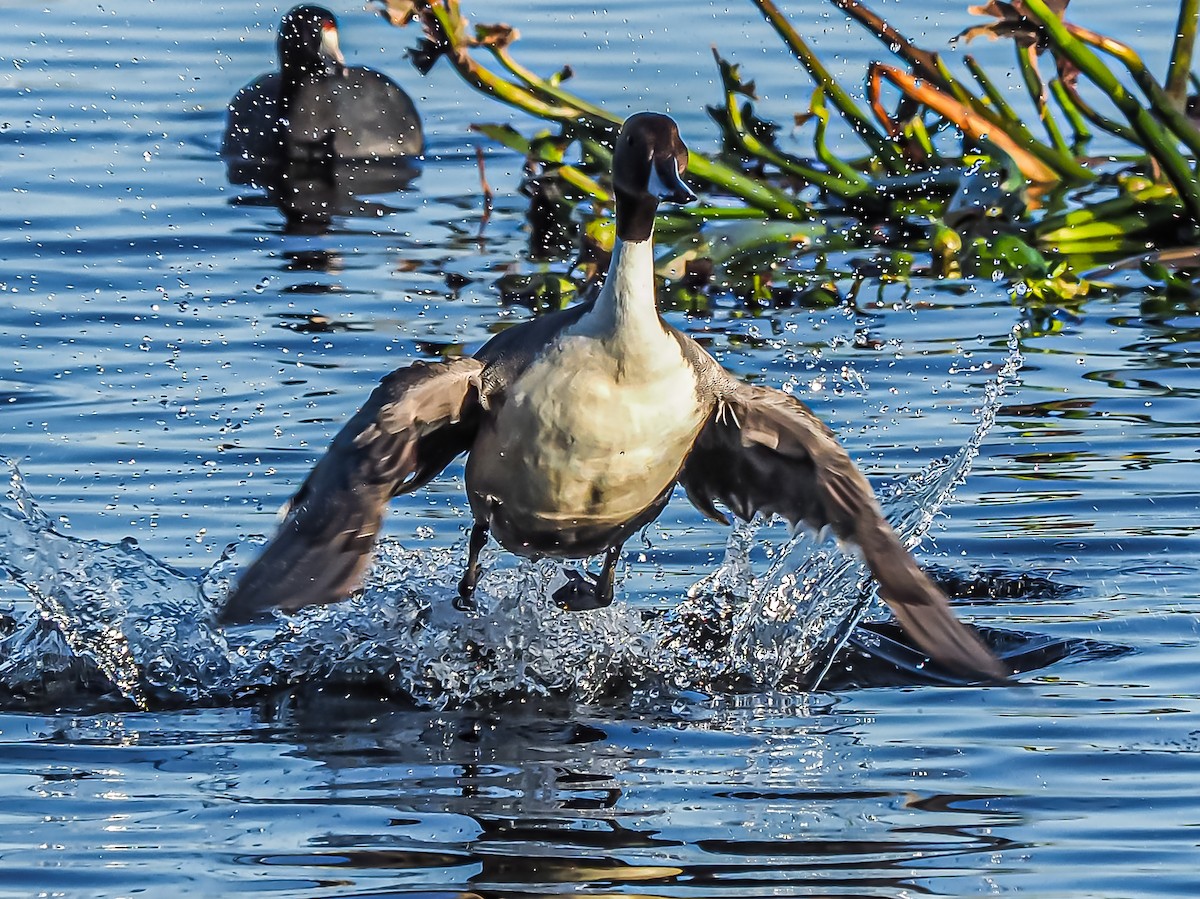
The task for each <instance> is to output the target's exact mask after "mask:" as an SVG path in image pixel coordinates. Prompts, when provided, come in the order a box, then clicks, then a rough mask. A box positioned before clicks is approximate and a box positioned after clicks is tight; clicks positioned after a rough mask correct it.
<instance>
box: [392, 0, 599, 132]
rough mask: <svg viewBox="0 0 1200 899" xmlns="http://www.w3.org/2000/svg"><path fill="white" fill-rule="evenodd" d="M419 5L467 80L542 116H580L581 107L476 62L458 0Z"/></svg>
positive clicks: (421, 1)
mask: <svg viewBox="0 0 1200 899" xmlns="http://www.w3.org/2000/svg"><path fill="white" fill-rule="evenodd" d="M416 7H417V11H418V13H419V14H421V21H422V23H423V24H424V25H425V27H426V29H427V30H428V31H429V32H430V33H431V36H433V37H434V38H435V39H436V40H438V41H440V42H441V43H443V44H444V45H445V46H446V47H447V51H446V53H445V56H446V58H447V59H448V60H449V61H450V64H451V65H452V66H454V69H455V71H457V72H458V74H459V77H461V78H462V79H463V80H464V81H466V82H467V84H469V85H471V86H472V87H473V88H475V89H476V90H478V91H480V92H481V93H485V94H490V95H492V96H494V97H496V98H497V99H498V100H501V101H503V102H504V103H507V104H508V105H510V106H515V107H517V108H518V109H524V110H525V111H527V112H529V113H532V114H533V115H536V116H539V117H541V118H545V119H551V120H552V121H557V122H566V121H571V120H573V119H576V118H578V117H579V111H578V110H576V109H571V108H570V107H566V106H559V105H557V104H553V103H546V102H544V101H543V100H541V99H540V98H539V97H537V96H536V95H535V94H534V93H532V92H531V91H529V90H527V89H525V88H521V87H518V86H517V85H515V84H513V83H512V82H510V81H506V80H505V79H504V78H501V77H500V76H499V75H497V74H496V73H495V72H492V71H490V70H489V69H487V68H485V67H483V66H481V65H479V64H478V63H477V62H475V60H473V59H472V58H471V56H470V54H469V53H468V52H467V45H468V43H469V42H468V40H467V38H466V36H465V35H463V34H462V30H463V27H464V24H463V19H462V16H461V15H460V14H459V12H458V2H457V0H445V2H440V0H417V3H416Z"/></svg>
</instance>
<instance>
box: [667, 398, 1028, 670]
mask: <svg viewBox="0 0 1200 899" xmlns="http://www.w3.org/2000/svg"><path fill="white" fill-rule="evenodd" d="M714 389H715V390H716V392H717V395H718V401H717V404H716V406H715V408H714V411H713V414H712V417H711V418H710V419H709V421H708V423H707V424H706V425H705V427H704V429H703V430H702V431H701V433H700V436H699V437H698V438H697V440H696V444H695V448H694V449H693V451H692V453H691V454H690V455H689V457H688V459H687V461H686V462H685V463H684V467H683V471H682V472H681V474H680V478H679V479H680V482H681V483H682V484H683V486H684V488H685V489H686V491H687V494H688V497H689V498H690V499H691V501H692V502H693V503H694V504H695V506H696V507H697V508H698V509H700V511H701V512H704V513H705V514H706V515H708V516H709V517H711V518H714V519H715V520H718V521H727V519H726V518H725V516H724V515H722V514H721V513H720V512H719V511H717V509H716V507H715V503H716V502H720V503H722V504H724V505H725V506H726V507H727V508H728V509H729V510H730V511H732V512H733V513H734V514H735V515H737V516H738V517H739V518H742V519H744V520H749V519H750V518H752V517H753V516H754V514H755V513H762V514H764V515H778V516H780V517H782V518H784V519H786V520H787V521H789V522H790V523H791V524H793V525H798V524H806V525H808V526H809V527H811V528H813V529H814V530H818V531H820V530H822V529H824V528H826V527H828V528H829V529H830V530H832V531H833V533H834V534H835V535H836V536H837V537H838V539H839V540H840V541H843V542H845V543H850V544H853V545H855V546H857V547H858V548H859V550H860V551H861V552H862V555H863V558H864V560H865V561H866V563H867V567H868V568H870V570H871V573H872V574H873V575H874V576H875V579H876V580H877V581H878V582H879V595H880V596H881V597H883V599H884V600H885V601H886V602H887V604H888V605H889V606H890V607H891V609H892V611H893V612H894V613H895V615H896V618H897V619H898V620H899V621H900V624H901V626H902V627H903V628H904V630H905V631H906V632H907V633H908V634H909V636H911V637H912V638H913V639H914V640H915V641H916V642H917V643H918V644H919V645H920V647H921V648H922V649H923V650H925V651H926V652H927V653H929V654H930V656H932V657H933V658H934V659H936V660H937V661H938V662H940V663H941V664H943V665H946V666H947V667H949V668H951V669H952V670H954V671H956V672H957V673H959V674H963V675H965V676H967V677H968V678H972V679H982V680H987V681H1000V680H1003V679H1004V678H1005V676H1006V673H1007V672H1005V670H1004V668H1003V666H1002V665H1001V664H1000V662H999V661H997V659H996V658H995V656H993V655H992V653H991V652H990V651H989V650H988V649H987V647H986V646H984V644H983V643H982V641H980V639H979V638H978V637H977V636H976V635H975V633H974V632H973V631H972V630H971V629H970V628H968V627H967V626H966V625H964V624H963V623H962V622H961V621H959V620H958V619H957V618H956V617H955V616H954V613H953V611H951V608H950V604H949V601H948V600H947V599H946V596H945V594H944V593H942V591H941V590H940V589H938V587H937V585H935V584H934V583H933V581H932V580H930V578H929V576H928V575H927V574H925V572H924V571H922V570H921V568H920V567H919V566H918V565H917V563H916V560H915V559H913V557H912V555H911V554H910V553H909V551H908V550H907V549H906V548H905V547H904V545H903V544H902V543H901V542H900V539H899V537H898V536H897V535H896V532H895V531H894V530H892V527H891V525H889V524H888V522H887V520H886V519H885V518H884V517H883V513H882V510H881V509H880V507H879V503H878V502H877V500H876V499H875V494H874V491H873V490H872V489H871V485H870V483H869V482H868V481H867V479H866V478H865V477H864V476H863V474H862V472H860V471H859V470H858V468H857V467H856V466H855V464H854V463H853V462H852V461H851V459H850V457H849V456H848V455H846V451H845V450H844V449H842V447H841V445H840V444H839V443H838V442H837V438H836V437H835V436H834V433H833V431H831V430H830V429H829V428H828V427H827V426H826V425H825V424H824V422H822V421H821V420H820V419H819V418H817V416H816V415H815V414H814V413H813V412H812V410H811V409H809V408H808V407H807V406H806V405H804V403H802V402H800V401H799V400H798V399H796V398H795V397H792V396H789V395H788V394H785V393H783V392H781V391H778V390H771V389H768V388H764V387H758V386H754V385H750V384H745V383H742V382H741V381H738V380H736V379H734V378H732V377H729V376H726V377H725V378H723V379H721V380H720V382H719V383H718V384H717V385H715V387H714Z"/></svg>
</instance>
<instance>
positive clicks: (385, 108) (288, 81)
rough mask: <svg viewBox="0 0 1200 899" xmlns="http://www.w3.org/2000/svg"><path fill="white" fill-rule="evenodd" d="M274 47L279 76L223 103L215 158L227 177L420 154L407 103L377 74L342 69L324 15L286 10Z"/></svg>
mask: <svg viewBox="0 0 1200 899" xmlns="http://www.w3.org/2000/svg"><path fill="white" fill-rule="evenodd" d="M276 46H277V49H278V53H279V71H277V72H269V73H267V74H265V75H261V76H259V77H258V78H256V79H255V80H254V81H252V82H251V83H250V84H248V85H246V86H245V87H243V88H242V89H241V90H240V91H238V93H237V95H236V96H235V97H234V98H233V100H232V101H231V102H230V104H229V119H228V123H227V125H226V128H225V135H224V137H223V139H222V141H221V155H222V156H224V157H225V158H226V160H227V161H228V162H229V165H230V171H231V178H233V179H234V180H239V179H238V178H237V177H235V173H236V172H239V171H243V170H251V171H253V167H254V166H256V165H263V164H282V163H285V162H288V161H292V162H295V161H304V162H309V161H322V160H326V159H332V160H337V161H341V160H349V161H355V162H362V161H374V160H395V159H398V158H407V157H412V156H416V155H419V154H420V153H422V152H423V150H424V146H425V141H424V136H423V133H422V129H421V120H420V118H419V117H418V115H417V110H416V107H415V106H414V105H413V102H412V99H411V98H410V97H409V96H408V94H406V93H405V92H404V91H403V90H402V89H401V88H400V86H399V85H397V84H396V83H395V82H394V81H392V79H390V78H388V77H387V76H386V75H384V74H382V73H381V72H377V71H375V70H374V69H369V68H366V67H364V66H348V65H346V61H345V59H344V58H343V57H342V51H341V48H340V47H339V45H338V30H337V19H336V18H335V17H334V15H333V13H331V12H330V11H329V10H327V9H325V8H323V7H320V6H297V7H295V8H293V9H292V10H290V11H289V12H288V13H287V14H286V15H285V16H284V17H283V20H282V21H281V22H280V23H279V36H278V39H277V42H276ZM239 166H241V167H242V168H239Z"/></svg>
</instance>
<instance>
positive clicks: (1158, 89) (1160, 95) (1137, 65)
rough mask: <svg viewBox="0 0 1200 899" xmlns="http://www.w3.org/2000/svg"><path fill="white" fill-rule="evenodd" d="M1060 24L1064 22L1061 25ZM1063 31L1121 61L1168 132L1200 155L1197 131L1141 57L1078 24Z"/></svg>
mask: <svg viewBox="0 0 1200 899" xmlns="http://www.w3.org/2000/svg"><path fill="white" fill-rule="evenodd" d="M1037 2H1038V3H1039V4H1040V3H1041V2H1042V0H1037ZM1060 24H1063V23H1061V22H1060ZM1063 28H1064V30H1065V31H1066V32H1067V33H1068V34H1069V35H1070V36H1071V37H1074V38H1078V39H1079V41H1080V42H1082V43H1083V44H1088V45H1090V46H1093V47H1095V48H1097V49H1098V50H1102V51H1104V52H1105V53H1108V54H1109V55H1111V56H1115V57H1116V58H1117V59H1118V60H1120V62H1121V64H1122V65H1124V66H1125V68H1126V69H1128V70H1129V74H1130V75H1132V76H1133V80H1134V82H1135V83H1136V84H1137V86H1138V87H1139V88H1141V89H1142V93H1144V94H1145V95H1146V99H1148V100H1149V101H1150V106H1151V107H1152V108H1153V110H1154V115H1155V116H1157V117H1158V118H1160V119H1162V121H1163V123H1164V124H1165V125H1166V126H1167V129H1168V130H1169V131H1172V132H1174V134H1175V136H1176V137H1177V138H1179V139H1180V140H1181V141H1183V142H1184V143H1185V144H1187V146H1188V149H1189V150H1191V151H1192V153H1193V154H1194V155H1197V156H1200V131H1197V130H1196V126H1195V125H1193V124H1192V122H1191V120H1190V119H1189V118H1188V117H1187V116H1186V115H1184V113H1183V111H1182V110H1181V109H1180V108H1179V107H1177V106H1176V105H1175V103H1174V101H1173V100H1171V98H1170V97H1169V96H1167V92H1166V90H1165V89H1164V88H1163V86H1162V85H1161V84H1159V83H1158V82H1157V81H1156V80H1155V78H1154V76H1153V75H1151V74H1150V70H1149V69H1147V68H1146V64H1145V63H1144V62H1143V61H1142V58H1141V57H1140V56H1138V54H1137V53H1136V52H1134V50H1133V49H1132V48H1131V47H1129V46H1128V45H1127V44H1123V43H1121V42H1120V41H1116V40H1113V39H1112V38H1110V37H1105V36H1104V35H1102V34H1097V33H1096V32H1094V31H1089V30H1088V29H1086V28H1080V27H1079V26H1077V25H1065V24H1064V25H1063ZM1102 65H1103V64H1102ZM1088 77H1091V76H1090V75H1089V76H1088ZM1093 80H1094V79H1093Z"/></svg>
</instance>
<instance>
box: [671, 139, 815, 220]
mask: <svg viewBox="0 0 1200 899" xmlns="http://www.w3.org/2000/svg"><path fill="white" fill-rule="evenodd" d="M688 174H689V175H693V176H695V177H696V178H699V179H700V180H701V181H705V182H707V183H709V184H711V185H713V186H715V187H719V188H721V189H722V190H725V191H727V192H729V193H731V194H733V195H734V196H737V197H741V199H743V200H745V201H746V202H747V203H749V204H750V205H751V206H754V207H756V208H757V209H761V210H762V211H763V212H766V213H767V214H769V215H770V216H772V217H774V218H788V219H807V218H811V217H812V213H811V212H809V211H808V210H807V209H806V208H804V207H803V206H800V205H797V204H796V202H795V201H794V200H792V199H791V198H790V197H789V196H788V195H787V194H786V193H784V192H783V191H781V190H778V189H776V188H774V187H771V186H770V185H769V184H767V183H766V182H765V181H759V180H758V179H756V178H751V177H750V176H749V175H744V174H742V173H741V172H739V171H737V170H735V169H732V168H730V167H729V166H726V165H721V164H720V163H719V162H714V161H713V160H711V159H709V158H708V157H707V156H701V155H700V154H699V153H694V152H691V151H689V152H688Z"/></svg>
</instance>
